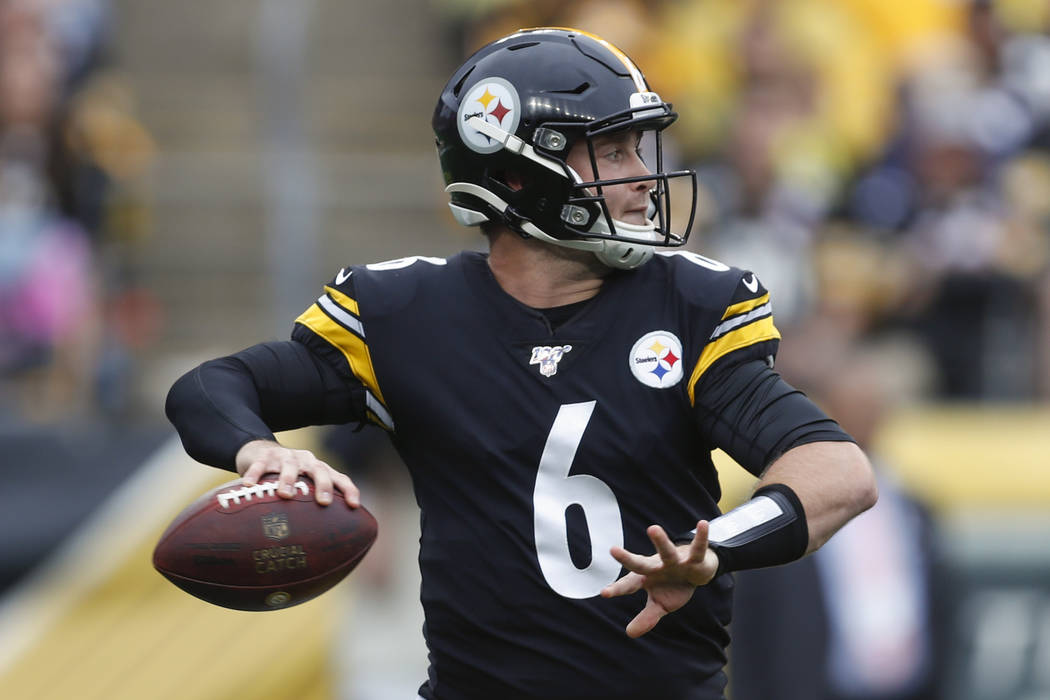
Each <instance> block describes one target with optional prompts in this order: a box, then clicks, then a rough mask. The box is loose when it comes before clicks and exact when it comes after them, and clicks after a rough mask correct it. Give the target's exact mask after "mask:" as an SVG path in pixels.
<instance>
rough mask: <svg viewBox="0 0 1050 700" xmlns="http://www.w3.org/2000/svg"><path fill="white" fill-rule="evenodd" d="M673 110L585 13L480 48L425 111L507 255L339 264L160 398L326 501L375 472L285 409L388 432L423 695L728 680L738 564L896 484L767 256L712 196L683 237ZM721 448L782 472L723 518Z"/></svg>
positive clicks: (229, 463) (215, 456) (694, 692)
mask: <svg viewBox="0 0 1050 700" xmlns="http://www.w3.org/2000/svg"><path fill="white" fill-rule="evenodd" d="M675 118H676V114H675V113H674V112H673V111H672V108H671V105H669V104H668V103H666V102H664V101H663V99H662V98H661V97H660V96H659V95H658V94H657V93H656V92H654V91H652V90H651V89H650V87H649V85H648V84H647V83H646V80H645V78H644V77H643V75H642V73H641V72H640V71H639V69H638V67H637V66H635V64H634V63H633V62H632V61H631V60H630V59H629V58H628V57H627V56H626V55H624V53H623V52H621V51H620V50H618V49H617V48H616V47H614V46H612V45H611V44H609V43H608V42H606V41H604V40H602V39H601V38H599V37H596V36H592V35H590V34H588V33H586V32H583V31H577V30H572V29H555V28H541V29H531V30H523V31H520V32H517V33H515V34H513V35H510V36H507V37H505V38H502V39H500V40H498V41H496V42H493V43H492V44H489V45H487V46H485V47H483V48H482V49H480V50H479V51H478V52H477V53H475V54H474V55H473V56H471V57H470V58H469V59H468V60H467V61H466V63H464V64H463V66H462V67H460V68H459V69H458V70H457V71H456V72H455V74H454V75H453V76H452V78H451V79H450V80H449V82H448V84H447V85H446V86H445V88H444V89H443V90H442V92H441V96H440V99H439V100H438V104H437V108H436V110H435V112H434V117H433V127H434V131H435V134H436V137H437V149H438V155H439V158H440V161H441V166H442V170H443V172H444V176H445V180H446V183H447V188H446V192H447V193H448V194H449V195H450V206H451V210H452V214H453V216H454V217H455V218H456V220H458V221H459V222H460V223H463V224H465V225H468V226H474V225H477V226H480V227H481V230H482V232H483V233H484V235H485V236H486V237H487V239H488V253H487V254H484V253H477V252H464V253H460V254H458V255H455V256H452V257H450V258H448V259H441V258H429V257H418V256H417V257H406V258H402V259H399V260H392V261H387V262H380V263H372V264H366V265H354V266H350V267H344V268H343V269H341V270H340V271H339V272H338V273H337V274H336V275H335V277H334V279H333V280H332V281H331V282H330V283H329V284H328V285H326V286H325V287H324V289H323V291H322V293H321V295H320V297H319V298H318V299H317V302H316V303H315V304H313V305H312V306H310V307H309V308H308V309H307V310H306V311H305V312H304V313H303V314H302V315H301V316H300V317H299V318H298V319H296V321H295V325H294V330H293V331H292V338H291V340H290V341H286V342H269V343H263V344H260V345H256V346H253V347H251V348H248V349H246V350H244V351H242V352H239V353H237V354H235V355H232V356H230V357H225V358H221V359H217V360H213V361H210V362H206V363H204V364H203V365H201V366H200V367H197V368H196V369H194V370H192V371H191V372H189V373H188V374H187V375H185V376H184V377H182V378H181V379H180V380H179V381H178V382H177V383H176V384H175V386H174V387H173V388H172V390H171V393H170V395H169V397H168V404H167V411H168V415H169V417H170V419H171V420H172V422H173V423H174V424H175V425H176V427H177V428H178V431H179V433H180V435H181V436H182V439H183V442H184V445H185V447H186V449H187V451H188V452H189V454H190V455H192V456H193V457H195V458H196V459H197V460H199V461H201V462H204V463H207V464H211V465H214V466H217V467H222V468H226V469H231V470H236V471H237V472H238V473H239V474H241V475H242V476H243V479H244V481H245V482H246V483H254V482H256V481H257V480H258V479H259V478H260V477H261V476H262V475H263V474H265V473H268V472H277V473H279V474H280V482H281V484H282V485H283V486H282V489H286V493H288V494H289V495H290V488H291V483H292V481H293V480H294V479H295V478H296V477H297V476H298V475H299V474H306V475H308V476H310V477H312V478H313V480H314V481H315V482H316V484H317V491H318V500H319V501H320V502H321V503H324V504H328V503H332V502H333V500H334V496H333V494H335V493H337V492H338V493H340V494H342V498H343V499H344V500H345V501H346V504H348V505H349V506H350V507H354V506H356V505H357V504H358V503H359V493H358V491H357V489H356V487H355V486H354V484H353V482H352V481H351V480H350V478H349V477H348V476H346V475H344V474H341V473H339V472H337V471H335V470H333V469H331V468H330V467H329V466H328V465H326V464H324V463H323V462H321V461H320V460H318V459H317V458H316V457H315V456H314V455H313V454H312V453H310V452H308V451H303V450H296V449H294V448H292V447H290V446H285V445H282V444H279V443H278V442H277V441H276V440H275V438H274V434H273V433H274V431H280V430H285V429H289V428H294V427H300V426H305V425H313V424H337V423H346V422H354V421H358V422H365V421H367V422H370V423H373V424H375V425H377V426H379V427H380V428H381V429H383V430H385V431H387V432H389V434H390V438H391V439H392V440H393V442H394V444H395V446H396V447H397V449H398V451H399V453H400V455H401V457H402V458H403V460H404V463H405V464H406V465H407V467H408V469H409V471H410V473H411V476H412V480H413V488H414V490H415V494H416V499H417V501H418V503H419V507H420V509H421V512H422V513H421V524H422V525H421V527H422V534H421V539H420V552H419V563H420V568H421V571H422V590H421V598H422V603H423V608H424V612H425V616H426V625H425V629H424V633H425V635H426V640H427V644H428V648H429V651H430V670H429V678H428V679H427V680H426V682H424V683H423V685H422V687H421V688H420V690H419V694H420V696H421V697H422V698H425V699H426V700H464V699H468V698H471V699H473V698H485V699H491V698H501V699H508V698H604V699H606V700H608V699H612V698H639V697H660V698H665V699H668V700H710V699H717V698H722V697H723V690H724V686H725V676H724V675H723V672H722V668H723V666H724V664H725V661H726V657H725V648H726V645H727V644H728V636H727V632H726V626H727V624H728V622H729V610H730V595H731V589H732V576H731V572H733V571H735V570H739V569H745V568H755V567H763V566H771V565H776V564H781V563H785V562H789V561H792V560H794V559H797V558H799V557H801V556H803V555H804V554H805V553H807V552H811V551H813V550H814V549H816V548H817V547H819V546H820V545H821V544H822V543H823V542H825V541H826V540H827V539H828V538H829V537H830V536H831V535H832V534H833V533H834V532H835V531H836V530H837V529H838V528H839V527H841V526H842V525H843V524H844V523H845V522H846V521H848V520H849V519H850V518H851V517H853V516H854V515H856V514H857V513H859V512H861V511H863V510H864V509H866V508H868V507H870V506H871V505H872V503H873V502H874V500H875V498H876V494H875V486H874V480H873V477H872V473H871V469H870V466H869V464H868V461H867V459H866V458H865V456H864V454H863V453H862V452H861V451H860V450H859V449H858V448H857V446H856V444H855V443H854V442H853V441H852V440H851V438H850V437H849V436H848V435H847V434H846V433H844V432H843V431H842V430H841V429H840V428H839V426H838V425H837V424H836V423H835V422H834V421H833V420H831V419H829V418H828V417H827V416H826V415H824V414H823V413H822V412H821V411H820V410H819V409H818V408H817V407H816V406H815V405H813V404H812V403H811V402H810V401H809V400H808V399H806V398H805V397H804V396H803V395H802V394H801V393H799V392H797V391H795V390H794V389H792V388H791V387H790V386H789V385H787V384H786V383H785V382H784V381H783V380H782V379H781V378H780V377H779V376H778V375H777V373H776V372H775V371H774V370H773V369H772V358H773V356H774V355H775V354H776V350H777V344H778V342H779V337H780V336H779V333H778V332H777V329H776V327H775V326H774V324H773V317H772V311H771V302H770V295H769V292H767V291H766V289H764V288H763V286H762V284H761V283H760V282H759V280H758V278H757V277H756V276H755V275H754V274H753V273H751V272H747V271H743V270H739V269H735V268H731V267H728V266H726V265H724V264H722V263H720V262H717V261H715V260H711V259H708V258H705V257H703V256H700V255H697V254H694V253H689V252H684V251H680V250H676V248H678V247H679V246H681V245H682V244H683V243H684V242H685V241H686V238H687V236H688V232H689V229H690V228H691V223H692V222H691V219H692V213H690V214H689V218H690V221H687V222H685V224H684V226H681V227H679V228H678V229H677V230H678V231H680V233H676V232H675V231H676V229H675V228H673V227H672V222H671V206H670V197H671V192H672V184H675V186H674V191H675V192H676V195H677V194H678V193H679V192H680V191H681V190H683V189H684V190H685V191H686V192H688V191H689V190H690V189H691V190H692V200H691V203H692V209H693V210H695V206H696V204H695V202H696V193H695V175H694V174H693V173H692V172H691V171H677V172H669V171H666V170H665V168H664V163H663V157H662V152H661V151H662V149H661V133H662V132H663V130H664V129H665V128H667V127H668V126H670V125H671V124H672V123H673V122H674V120H675ZM679 184H681V185H684V187H678V185H679ZM686 209H688V207H687V208H686ZM715 448H722V449H723V450H725V451H726V452H727V453H729V454H730V455H731V456H732V457H733V458H734V459H735V460H736V461H737V462H739V463H740V464H741V465H743V466H744V467H745V468H747V469H748V470H750V471H751V472H753V473H754V474H755V475H757V476H759V477H761V480H760V482H759V487H758V489H757V490H756V491H755V493H754V497H753V498H752V499H751V500H750V501H748V502H747V503H745V504H743V505H742V506H740V507H739V508H736V509H734V510H732V511H730V512H728V513H726V514H720V512H719V510H718V506H717V503H718V500H719V497H720V489H719V482H718V475H717V473H716V471H715V468H714V466H713V464H712V461H711V451H712V450H713V449H715ZM331 507H346V506H345V505H344V504H338V505H332V506H331ZM669 613H670V614H669ZM665 616H666V617H665ZM658 623H659V624H658Z"/></svg>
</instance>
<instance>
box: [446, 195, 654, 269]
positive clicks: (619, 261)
mask: <svg viewBox="0 0 1050 700" xmlns="http://www.w3.org/2000/svg"><path fill="white" fill-rule="evenodd" d="M445 192H447V193H448V194H452V193H454V192H461V193H463V194H469V195H471V196H474V197H477V198H478V199H480V200H482V201H483V202H485V203H486V204H488V205H490V206H492V208H494V209H495V210H496V211H498V212H500V213H504V212H506V211H507V207H508V206H509V205H508V204H507V203H506V202H505V201H503V200H502V199H500V198H499V197H497V196H496V195H495V194H493V193H492V192H490V191H489V190H487V189H485V188H484V187H481V186H480V185H475V184H473V183H471V182H453V183H452V184H451V185H449V186H448V187H446V188H445ZM449 208H450V209H451V210H452V215H453V216H454V217H455V219H456V221H458V222H459V223H460V224H463V225H464V226H476V225H478V224H480V223H482V222H484V221H488V217H487V216H485V215H484V214H482V213H481V212H478V211H474V210H473V209H467V208H465V207H461V206H459V205H456V204H452V203H449ZM613 223H614V224H615V226H616V228H617V229H618V230H619V229H620V227H621V226H622V227H624V228H625V229H627V230H628V231H629V232H630V233H636V234H637V235H646V234H649V235H652V231H653V226H652V223H650V224H649V226H648V227H645V226H637V225H634V224H628V223H625V222H622V221H616V220H615V219H614V220H613ZM608 228H609V227H608V225H607V224H606V222H605V220H604V219H599V220H598V222H597V223H596V224H595V225H594V226H593V227H592V231H594V232H595V233H610V231H609V230H608ZM521 230H522V231H524V232H525V233H527V234H529V235H530V236H532V237H533V238H537V239H539V240H541V241H543V242H545V243H550V244H551V245H556V246H561V247H562V248H573V249H575V250H587V251H590V252H592V253H594V255H595V257H597V258H598V260H599V261H600V262H601V263H602V264H603V265H608V266H609V267H615V268H617V269H620V270H631V269H633V268H636V267H640V266H641V265H644V264H645V263H646V262H648V261H649V258H651V257H653V247H652V246H651V245H646V244H644V243H626V242H624V241H613V240H607V239H590V240H563V239H561V238H555V237H554V236H551V235H549V234H548V233H546V232H544V231H543V230H542V229H540V228H539V227H538V226H536V225H535V224H534V223H532V222H531V221H523V222H522V223H521Z"/></svg>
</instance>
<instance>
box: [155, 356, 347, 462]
mask: <svg viewBox="0 0 1050 700" xmlns="http://www.w3.org/2000/svg"><path fill="white" fill-rule="evenodd" d="M364 406H365V395H364V388H363V387H362V386H361V385H360V384H359V383H356V382H355V381H353V380H349V379H347V378H344V377H341V376H340V375H339V374H338V373H337V372H336V370H335V369H334V368H332V367H331V366H330V365H329V364H328V363H327V362H325V361H324V360H322V359H321V358H319V357H317V356H316V355H315V354H314V353H313V352H311V351H310V350H309V349H308V348H307V347H306V346H305V345H303V344H302V343H298V342H295V341H283V342H270V343H261V344H259V345H253V346H252V347H250V348H247V349H246V350H242V351H241V352H238V353H236V354H234V355H230V356H229V357H222V358H219V359H217V360H210V361H208V362H205V363H204V364H202V365H200V366H198V367H196V368H194V369H192V370H190V371H189V372H187V373H186V374H184V375H183V376H182V377H180V378H179V380H178V381H176V382H175V384H174V385H173V386H172V387H171V390H170V391H169V392H168V399H167V402H166V404H165V412H166V413H167V416H168V420H170V421H171V422H172V424H173V425H174V426H175V429H176V430H177V431H178V433H179V437H180V438H182V444H183V447H185V449H186V452H187V453H188V454H189V455H190V456H191V457H193V458H194V459H196V460H197V461H199V462H203V463H204V464H210V465H211V466H214V467H221V468H222V469H229V470H233V469H234V458H235V457H236V455H237V451H238V450H239V449H240V448H241V446H242V445H244V444H245V443H247V442H250V441H251V440H259V439H262V440H273V439H274V435H273V433H274V431H280V430H291V429H293V428H302V427H304V426H307V425H325V424H334V423H347V422H351V421H355V420H357V421H360V420H364V416H365V409H364Z"/></svg>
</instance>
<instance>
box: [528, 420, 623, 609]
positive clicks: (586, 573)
mask: <svg viewBox="0 0 1050 700" xmlns="http://www.w3.org/2000/svg"><path fill="white" fill-rule="evenodd" d="M595 403H596V402H594V401H587V402H584V403H573V404H565V405H563V406H562V407H561V408H560V409H558V415H557V417H556V418H555V419H554V425H553V426H551V431H550V434H549V435H548V436H547V444H546V445H545V446H544V448H543V456H542V457H540V468H539V471H538V472H537V474H536V488H535V490H534V491H533V494H532V501H533V508H534V510H535V534H536V555H537V557H538V558H539V562H540V570H541V571H542V572H543V577H544V578H545V579H547V585H549V586H550V587H551V588H552V589H553V590H554V592H556V593H558V594H559V595H562V596H564V597H566V598H590V597H592V596H596V595H598V593H599V592H600V591H601V590H602V588H604V587H605V586H607V585H609V584H610V583H612V582H613V581H615V580H616V578H617V577H618V576H619V575H620V563H619V562H618V561H616V560H615V559H613V558H612V556H611V555H610V554H609V549H610V548H611V547H613V546H616V547H622V546H623V523H622V521H621V519H620V504H619V503H617V502H616V496H615V495H614V494H613V492H612V489H610V488H609V486H608V484H606V483H605V482H604V481H602V480H601V479H599V478H597V477H595V476H591V475H589V474H573V475H572V476H570V475H569V470H570V469H572V461H573V459H574V458H575V457H576V449H577V448H578V447H579V446H580V440H581V439H583V432H584V431H585V430H586V429H587V424H588V423H589V422H590V420H591V414H592V413H593V412H594V406H595ZM573 504H576V505H579V506H580V507H581V508H583V512H584V516H585V517H586V519H587V533H588V535H589V537H590V541H591V563H590V564H589V565H587V566H586V567H585V568H583V569H580V568H577V567H576V565H575V564H574V563H573V561H572V558H571V556H570V554H569V532H568V523H567V522H566V519H565V511H566V509H568V507H569V506H571V505H573Z"/></svg>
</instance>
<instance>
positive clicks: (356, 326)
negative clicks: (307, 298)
mask: <svg viewBox="0 0 1050 700" xmlns="http://www.w3.org/2000/svg"><path fill="white" fill-rule="evenodd" d="M317 303H318V305H320V307H321V308H322V309H324V311H325V313H327V314H328V315H329V316H331V317H332V318H334V319H335V320H336V321H339V323H341V324H343V325H344V326H346V327H347V328H349V329H350V330H352V331H353V332H354V333H357V334H358V335H359V336H361V338H362V339H363V338H364V337H365V327H364V325H363V324H362V323H361V321H359V320H358V319H357V317H355V316H354V315H353V314H351V313H350V312H349V311H347V310H346V309H344V308H343V307H342V306H340V305H339V304H337V303H335V302H334V301H332V299H331V297H329V296H328V295H327V294H322V295H321V296H319V297H318V298H317Z"/></svg>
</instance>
